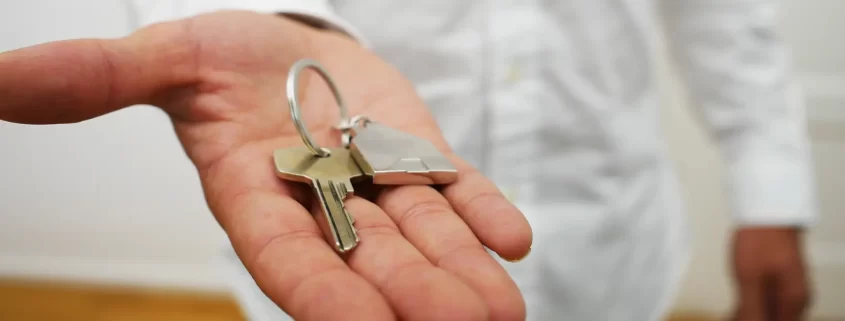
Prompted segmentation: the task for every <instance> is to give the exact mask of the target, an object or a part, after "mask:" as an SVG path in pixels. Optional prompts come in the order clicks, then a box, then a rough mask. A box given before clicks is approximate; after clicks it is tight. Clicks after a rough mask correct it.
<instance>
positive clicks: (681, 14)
mask: <svg viewBox="0 0 845 321" xmlns="http://www.w3.org/2000/svg"><path fill="white" fill-rule="evenodd" d="M778 8H779V7H778V4H777V3H776V1H766V0H664V1H663V6H662V9H663V11H662V12H663V14H664V22H665V27H666V35H667V38H668V40H669V44H670V48H671V51H672V52H673V56H674V58H676V60H677V63H678V66H679V69H680V73H681V75H682V78H683V79H684V80H685V82H686V84H687V85H688V86H687V88H688V91H689V96H690V98H691V100H692V103H693V104H694V105H695V106H696V107H697V109H698V111H699V113H698V114H699V115H700V116H701V118H700V119H702V120H703V121H704V124H705V128H707V129H708V131H709V133H710V134H711V135H710V136H711V137H712V138H713V139H714V141H715V143H716V144H717V146H718V147H719V148H720V150H721V151H722V155H723V157H724V160H725V163H726V167H727V172H728V177H727V188H728V191H729V192H730V193H729V198H730V200H731V203H732V206H731V208H732V210H733V214H734V217H735V219H736V220H735V221H736V223H737V224H739V225H808V224H811V223H813V222H814V221H815V219H816V215H817V214H816V204H815V202H816V200H815V197H816V196H815V187H814V185H815V183H814V178H813V173H812V161H811V154H810V146H809V145H810V144H809V138H808V136H809V135H808V134H807V130H806V117H805V106H804V101H803V97H802V91H801V89H800V88H799V87H798V86H797V85H796V84H795V83H794V82H793V79H792V78H791V75H790V73H791V70H790V68H791V66H790V57H789V52H788V50H787V48H786V47H785V45H784V43H783V42H782V41H781V39H779V37H778V35H777V33H776V28H777V18H778V17H777V13H778Z"/></svg>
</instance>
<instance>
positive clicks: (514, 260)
mask: <svg viewBox="0 0 845 321" xmlns="http://www.w3.org/2000/svg"><path fill="white" fill-rule="evenodd" d="M528 254H531V248H530V247H529V248H528V252H525V255H523V256H522V257H521V258H517V259H506V258H503V257H502V256H501V255H500V256H499V257H502V259H503V260H505V261H508V262H511V263H516V262H519V261H522V260H524V259H525V258H526V257H528Z"/></svg>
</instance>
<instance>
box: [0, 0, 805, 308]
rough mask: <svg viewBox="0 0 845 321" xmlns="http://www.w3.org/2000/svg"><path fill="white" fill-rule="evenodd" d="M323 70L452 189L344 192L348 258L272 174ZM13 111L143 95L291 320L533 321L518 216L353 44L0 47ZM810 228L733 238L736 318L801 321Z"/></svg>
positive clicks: (148, 32)
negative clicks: (167, 123) (450, 171)
mask: <svg viewBox="0 0 845 321" xmlns="http://www.w3.org/2000/svg"><path fill="white" fill-rule="evenodd" d="M301 58H312V59H316V60H317V61H319V62H321V63H322V64H323V65H324V67H326V69H327V70H329V72H330V73H331V74H332V76H333V77H334V79H335V81H336V82H337V83H338V85H339V87H340V90H341V91H342V93H343V96H344V99H345V101H346V104H347V106H348V107H349V109H350V114H351V115H357V114H363V115H367V116H370V117H371V118H373V119H374V120H376V121H379V122H382V123H384V124H386V125H388V126H392V127H394V128H397V129H400V130H403V131H407V132H409V133H412V134H415V135H417V136H420V137H422V138H425V139H428V140H430V141H432V142H433V143H434V144H435V145H436V146H438V148H440V150H441V151H442V152H443V153H444V154H445V155H447V156H448V157H450V159H451V160H452V161H453V162H454V163H455V164H456V165H457V166H458V169H459V171H460V173H461V174H460V178H459V180H458V182H457V183H455V184H453V185H450V186H447V187H443V188H440V189H439V190H436V189H434V188H432V187H428V186H401V187H390V188H379V189H375V188H361V189H357V190H356V192H357V191H361V192H363V193H362V195H361V196H367V197H366V198H364V197H361V196H352V197H350V198H349V199H348V200H347V201H346V206H347V208H348V210H349V211H350V212H351V213H353V215H355V218H356V227H357V228H358V231H359V235H360V237H361V244H360V245H359V246H358V248H356V249H355V250H354V251H353V252H352V253H351V254H349V255H338V254H336V252H334V251H333V249H332V248H331V247H330V246H329V245H328V244H327V242H326V240H325V236H324V234H323V233H322V232H321V231H320V229H319V227H318V225H317V224H316V223H315V220H314V218H313V215H314V213H315V212H316V211H315V210H314V208H315V207H314V206H313V204H314V199H313V197H312V196H311V193H310V190H309V189H308V188H307V187H305V186H304V185H302V184H296V183H291V182H286V181H282V180H280V179H278V178H276V177H275V175H274V174H273V172H274V169H273V167H272V162H271V161H270V160H271V155H272V152H273V150H275V149H279V148H285V147H292V146H302V141H301V139H300V137H299V134H298V133H297V131H296V128H295V127H294V125H293V123H292V121H291V120H290V113H289V111H288V105H287V100H286V95H285V93H284V90H285V81H286V77H287V72H288V70H289V68H290V66H291V65H292V64H293V63H294V62H295V61H297V60H299V59H301ZM0 70H1V71H2V72H0V102H2V104H0V119H2V120H5V121H10V122H16V123H24V124H60V123H74V122H80V121H84V120H87V119H91V118H94V117H98V116H101V115H104V114H107V113H111V112H114V111H116V110H119V109H122V108H128V107H130V106H133V105H138V104H148V105H154V106H157V107H159V108H161V109H162V110H163V111H164V112H166V113H167V114H168V115H169V116H170V119H171V120H172V122H173V126H174V128H175V131H176V134H177V135H178V137H179V140H180V141H181V143H182V146H183V148H184V150H185V152H186V153H187V155H188V156H189V158H190V159H191V160H192V162H193V163H194V165H195V167H196V169H197V171H198V173H199V176H200V178H201V180H202V186H203V190H204V192H205V195H206V200H207V202H208V205H209V207H210V209H211V211H212V213H213V214H214V216H215V218H216V220H217V221H218V222H219V223H220V225H221V226H222V227H223V229H224V230H225V231H226V233H227V235H228V237H229V239H230V240H231V241H232V244H233V246H234V247H235V250H236V252H237V253H238V256H239V257H240V258H241V260H242V261H243V262H244V264H245V265H246V267H247V269H248V270H249V272H250V273H251V274H252V276H253V277H254V278H255V280H256V282H257V283H258V285H259V287H260V288H261V289H262V291H264V293H266V294H267V295H268V296H269V297H270V298H271V299H272V300H273V301H274V302H275V303H276V304H278V305H279V306H280V307H281V308H282V309H283V310H285V311H286V312H287V313H288V314H290V315H292V316H293V317H294V318H295V319H296V320H304V321H308V320H320V321H322V320H355V321H357V320H373V321H380V320H468V321H472V320H524V319H525V304H524V302H523V299H522V296H521V294H520V292H519V290H518V289H517V287H516V285H515V284H514V282H513V281H512V280H511V279H510V277H509V276H508V275H507V273H506V272H505V270H504V269H503V268H502V267H501V266H500V265H498V263H497V262H496V261H495V260H494V259H493V258H492V257H491V256H490V255H489V254H488V253H487V252H486V251H485V249H484V247H483V246H486V247H488V248H489V249H491V250H493V251H495V252H496V253H497V254H498V255H500V256H501V257H503V258H505V259H508V260H517V259H520V258H522V257H524V256H525V255H527V254H528V252H529V250H530V247H531V241H532V233H531V228H530V227H529V225H528V223H527V221H526V220H525V218H524V217H523V216H522V214H521V213H520V212H519V211H518V210H517V209H516V208H515V207H514V206H513V205H512V204H511V203H510V202H508V201H507V200H506V199H505V198H504V197H503V195H502V194H501V193H500V192H499V191H498V190H497V189H496V187H495V186H494V185H493V184H492V183H491V182H490V181H489V180H487V179H486V178H485V177H483V176H482V175H481V174H479V173H478V172H477V171H476V170H475V169H473V168H472V167H470V166H469V165H468V164H467V163H466V162H464V161H462V160H461V159H459V158H458V157H456V156H455V155H454V153H453V152H452V151H451V150H450V149H449V147H448V145H447V143H446V141H445V140H444V138H443V137H442V135H441V134H440V130H439V128H438V127H437V125H436V123H435V122H434V119H433V118H432V115H431V114H430V113H429V111H428V109H427V108H426V106H425V105H424V103H423V102H422V101H421V100H420V98H419V97H418V96H417V95H416V94H415V92H414V89H413V86H412V85H411V84H410V83H409V82H408V81H407V80H406V79H405V78H404V77H403V76H402V75H401V74H400V73H399V72H398V71H396V70H395V69H393V68H392V67H391V66H390V65H388V64H387V63H385V62H383V61H382V60H381V59H379V58H378V57H376V56H375V55H374V54H372V53H370V52H369V51H367V50H365V49H364V48H362V47H361V46H360V45H359V44H357V43H355V42H354V41H352V40H351V39H349V38H348V37H346V36H344V35H340V34H337V33H334V32H328V31H321V30H317V29H313V28H311V27H308V26H306V25H303V24H300V23H298V22H295V21H293V20H288V19H286V18H282V17H279V16H275V15H265V14H259V13H250V12H238V11H226V12H217V13H212V14H206V15H201V16H196V17H192V18H188V19H184V20H178V21H172V22H166V23H161V24H156V25H152V26H148V27H145V28H143V29H140V30H138V31H136V32H134V33H133V34H131V35H129V36H127V37H124V38H119V39H112V40H106V39H80V40H69V41H58V42H51V43H46V44H41V45H37V46H32V47H27V48H22V49H19V50H15V51H10V52H6V53H2V54H0ZM300 81H301V84H302V85H301V92H299V93H298V94H299V97H300V99H301V100H300V102H301V104H302V106H303V107H302V108H303V110H302V114H303V117H304V120H305V123H306V124H307V125H308V127H309V130H310V132H311V133H312V135H313V136H314V138H315V139H316V140H317V141H318V143H320V144H321V145H323V146H337V145H339V141H340V137H339V133H338V132H337V130H335V129H333V126H335V125H337V124H338V122H339V118H338V112H337V107H336V105H335V102H334V99H333V97H332V95H331V94H330V92H329V90H328V87H327V86H326V85H325V84H324V82H323V81H322V79H321V78H320V77H318V76H316V74H314V73H310V72H305V73H304V74H303V76H302V78H301V80H300ZM800 240H801V238H800V234H799V232H798V231H797V230H795V229H790V228H746V229H742V230H739V231H738V232H737V233H736V234H735V240H734V257H735V260H734V263H735V264H734V271H735V275H736V280H737V285H738V287H737V289H738V293H739V295H738V297H739V301H738V307H737V309H736V313H735V318H734V320H739V321H769V320H777V321H792V320H800V319H801V316H802V314H803V313H804V310H805V308H806V305H807V303H808V302H809V299H808V298H809V293H810V291H809V290H808V281H807V277H806V273H805V270H804V267H803V259H802V257H801V252H800V246H799V245H800Z"/></svg>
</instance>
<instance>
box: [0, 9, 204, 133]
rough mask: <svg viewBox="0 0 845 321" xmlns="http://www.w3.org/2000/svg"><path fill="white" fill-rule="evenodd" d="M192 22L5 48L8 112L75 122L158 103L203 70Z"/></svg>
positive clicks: (33, 119) (27, 119)
mask: <svg viewBox="0 0 845 321" xmlns="http://www.w3.org/2000/svg"><path fill="white" fill-rule="evenodd" d="M183 25H184V24H181V23H168V24H161V25H155V26H151V27H148V28H146V29H143V30H140V31H138V32H136V33H135V34H133V35H131V36H128V37H125V38H120V39H114V40H105V39H80V40H64V41H56V42H50V43H46V44H41V45H35V46H31V47H26V48H22V49H18V50H14V51H10V52H5V53H2V54H0V70H2V71H3V72H2V73H0V101H2V102H3V103H2V104H0V119H2V120H7V121H12V122H19V123H31V124H47V123H71V122H78V121H82V120H86V119H89V118H93V117H97V116H100V115H103V114H107V113H109V112H112V111H115V110H117V109H120V108H123V107H126V106H130V105H134V104H145V103H151V102H152V101H153V100H154V97H155V96H156V95H157V94H159V93H160V91H161V90H162V89H163V88H170V87H173V86H179V85H185V84H188V83H190V82H192V81H193V79H194V78H195V74H196V66H195V65H194V61H193V57H194V54H193V52H194V47H193V46H192V45H191V44H190V41H189V40H190V37H188V36H187V32H186V30H184V29H185V27H184V26H183Z"/></svg>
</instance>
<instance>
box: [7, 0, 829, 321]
mask: <svg viewBox="0 0 845 321" xmlns="http://www.w3.org/2000/svg"><path fill="white" fill-rule="evenodd" d="M785 3H786V4H787V11H788V16H787V19H786V20H785V31H786V32H787V36H788V39H789V40H790V42H792V43H794V44H795V46H796V49H797V61H798V62H799V66H800V68H801V71H802V74H804V75H805V76H804V78H806V82H807V83H808V84H809V85H810V86H809V87H811V88H809V89H810V91H811V95H810V96H811V97H810V98H811V106H810V108H811V111H810V112H811V116H812V117H813V119H814V122H813V132H814V135H815V137H816V138H817V141H816V145H815V146H814V148H815V150H816V157H817V159H818V161H817V162H818V163H819V166H820V168H819V171H820V175H819V176H820V177H821V179H820V189H821V193H822V194H823V201H824V203H823V206H822V208H823V211H824V212H825V214H826V216H825V221H824V222H825V223H826V224H823V226H824V228H823V229H822V230H820V231H818V232H816V233H815V234H814V235H813V238H814V243H813V245H812V250H813V254H814V269H815V270H816V271H817V274H818V275H817V277H818V278H820V282H819V283H821V286H820V292H821V293H820V294H821V295H820V297H819V305H818V306H817V309H816V311H817V313H818V314H821V315H838V316H840V317H845V311H843V307H842V305H841V304H837V302H840V303H841V302H845V293H843V291H845V290H841V289H845V284H843V283H844V282H845V273H843V262H845V258H843V256H845V254H843V253H845V251H843V248H845V247H843V246H842V245H841V244H845V243H843V241H845V238H843V237H841V236H840V235H842V234H843V233H842V232H841V231H843V230H845V219H842V218H843V217H845V216H838V218H839V219H838V220H837V219H836V218H837V216H836V215H837V214H841V213H842V212H843V210H845V202H843V201H841V200H839V199H840V198H841V197H839V196H838V192H839V191H840V190H842V188H845V178H843V177H845V175H839V174H838V173H839V171H841V169H839V167H840V166H841V165H840V164H845V130H840V129H839V128H845V126H843V125H845V123H842V121H845V116H844V115H845V110H843V109H842V108H841V103H842V101H843V100H845V97H843V96H842V94H841V93H840V92H845V90H843V89H845V82H843V81H842V80H841V79H845V77H840V76H842V75H845V42H843V41H840V40H839V39H841V32H839V33H830V34H826V32H828V31H831V30H832V29H836V28H823V25H822V23H825V22H831V23H838V24H839V26H840V27H839V28H838V29H837V30H840V31H841V30H845V28H843V26H845V25H843V24H842V22H838V20H840V16H841V15H843V14H845V1H841V0H803V1H801V0H792V1H785ZM124 9H125V8H123V6H122V1H113V0H77V1H61V0H30V1H0V51H2V50H9V49H14V48H18V47H22V46H26V45H31V44H36V43H41V42H45V41H51V40H58V39H66V38H76V37H115V36H120V35H123V34H125V33H126V32H127V31H128V30H129V26H128V24H127V22H126V15H125V14H124V12H125V10H124ZM664 67H665V70H664V76H665V78H664V80H665V84H666V85H667V87H666V90H664V96H665V101H666V104H665V106H666V107H667V108H664V110H663V117H664V120H666V121H665V124H666V128H667V131H668V133H669V135H668V137H670V139H671V142H672V145H673V155H675V157H676V159H678V160H684V162H679V164H678V168H679V170H680V173H679V174H680V176H681V179H682V180H683V182H684V183H685V186H684V188H685V195H686V198H687V202H688V204H689V205H690V210H691V215H692V223H693V228H694V232H695V234H696V245H695V246H696V253H695V258H694V262H693V264H692V269H691V270H690V272H689V274H688V278H687V282H686V284H685V287H684V289H683V291H682V292H681V293H680V297H679V298H678V302H677V305H678V307H679V308H682V309H687V310H697V311H717V312H718V311H726V310H727V309H728V307H729V304H730V302H731V298H732V294H731V292H730V288H729V283H728V275H727V269H726V267H727V263H728V262H727V261H726V257H727V256H726V252H725V250H726V248H727V235H728V234H727V232H728V230H729V225H728V221H727V215H725V207H724V205H723V204H724V197H723V195H722V194H721V182H720V181H719V176H720V173H721V171H722V168H721V166H719V165H718V164H719V163H718V157H717V155H716V154H715V152H714V150H713V148H712V146H710V145H709V143H708V142H707V140H706V138H705V136H704V135H703V134H702V132H701V131H700V130H699V128H698V127H697V125H696V124H695V123H694V122H693V121H692V119H691V117H690V114H689V112H688V111H687V108H686V103H685V101H684V96H683V92H682V90H681V89H680V88H679V87H678V82H677V81H676V79H675V78H674V77H673V74H672V73H671V70H670V69H671V68H669V66H664ZM0 72H2V71H0ZM837 117H838V118H837ZM837 119H839V120H838V121H837ZM80 142H83V143H80ZM685 163H686V165H684V164H685ZM713 164H716V165H713ZM694 168H700V169H699V170H694ZM198 184H199V183H198V180H197V177H196V175H195V173H194V172H193V167H192V166H191V165H190V163H189V162H188V161H187V159H186V158H185V157H184V155H183V152H182V151H181V149H180V147H179V144H178V142H177V141H176V139H175V137H174V135H173V133H172V129H171V127H170V124H169V123H168V120H167V118H166V117H165V116H164V115H163V114H161V113H160V112H158V111H157V110H154V109H151V108H132V109H129V110H125V111H121V112H118V113H115V114H113V115H108V116H104V117H102V118H99V119H95V120H92V121H88V122H85V123H82V124H75V125H72V126H41V127H30V126H19V125H13V124H9V123H0V275H10V274H11V275H20V274H30V275H39V276H53V277H60V278H79V279H84V280H92V281H120V282H131V283H136V284H150V285H180V286H193V287H202V288H211V289H220V288H221V287H222V286H223V279H222V278H218V277H216V274H215V271H214V270H213V269H211V267H212V265H211V261H212V260H213V259H214V258H215V257H216V256H217V254H218V251H219V250H220V249H221V248H222V246H221V245H222V244H225V243H224V242H225V238H224V237H223V235H222V233H221V231H220V230H219V228H218V227H217V225H216V223H215V222H214V221H213V219H212V218H211V216H210V214H209V213H208V210H207V209H206V207H205V203H204V200H203V196H202V194H201V191H200V188H199V185H198ZM837 292H838V293H837Z"/></svg>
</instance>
